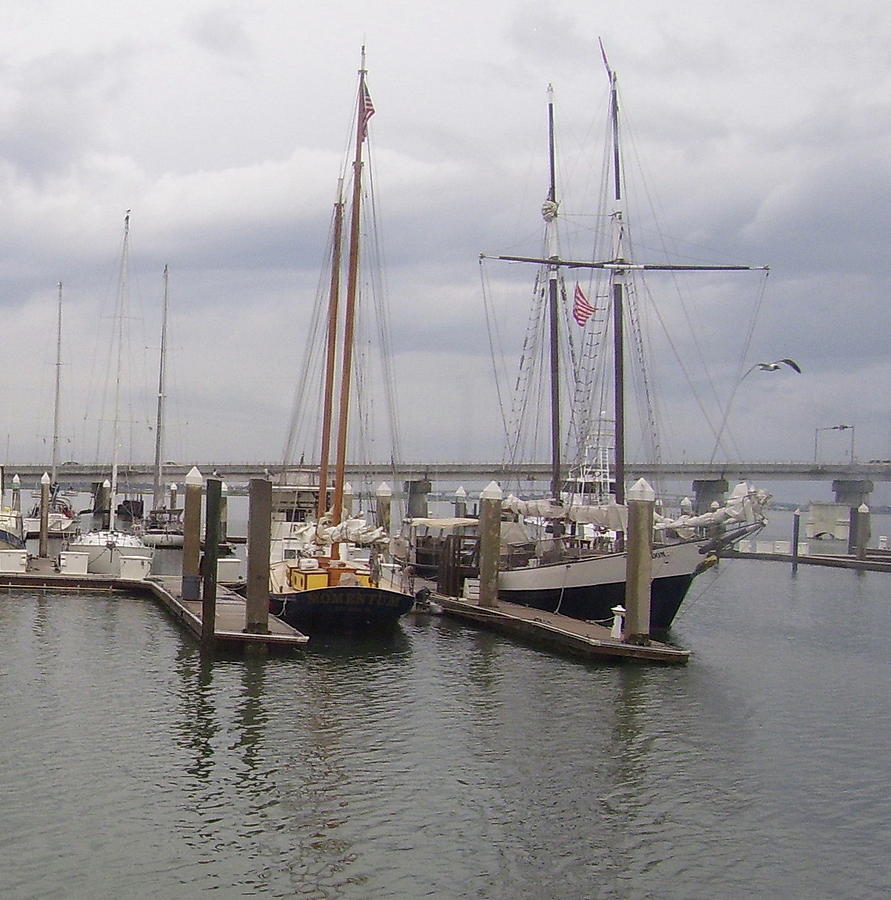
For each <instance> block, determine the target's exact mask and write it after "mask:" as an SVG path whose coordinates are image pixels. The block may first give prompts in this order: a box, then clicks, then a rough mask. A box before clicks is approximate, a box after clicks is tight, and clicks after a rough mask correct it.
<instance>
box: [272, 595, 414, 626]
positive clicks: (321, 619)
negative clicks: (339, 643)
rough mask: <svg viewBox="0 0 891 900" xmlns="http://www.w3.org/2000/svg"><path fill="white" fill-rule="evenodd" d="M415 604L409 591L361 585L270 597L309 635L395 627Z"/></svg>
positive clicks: (289, 620)
mask: <svg viewBox="0 0 891 900" xmlns="http://www.w3.org/2000/svg"><path fill="white" fill-rule="evenodd" d="M413 604H414V597H412V596H411V595H409V594H401V593H399V592H398V591H388V590H385V589H384V588H375V587H363V586H361V585H334V586H332V587H322V588H316V589H313V590H306V591H295V592H293V593H287V594H273V595H272V596H271V598H270V608H271V612H272V613H273V614H274V615H277V616H278V617H279V618H280V619H282V620H284V621H285V622H287V623H288V624H289V625H291V626H293V627H294V628H296V629H298V630H299V631H302V632H304V633H306V634H310V635H311V634H312V633H313V632H314V631H358V630H367V629H369V628H372V629H383V628H392V627H394V626H395V625H396V623H397V622H398V621H399V618H400V617H401V616H403V615H404V614H405V613H407V612H408V611H409V610H410V609H411V608H412V606H413Z"/></svg>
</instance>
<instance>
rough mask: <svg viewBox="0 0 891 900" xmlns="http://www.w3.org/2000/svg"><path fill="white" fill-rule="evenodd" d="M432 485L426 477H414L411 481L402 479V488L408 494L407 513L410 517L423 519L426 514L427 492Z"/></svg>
mask: <svg viewBox="0 0 891 900" xmlns="http://www.w3.org/2000/svg"><path fill="white" fill-rule="evenodd" d="M432 488H433V485H432V484H431V483H430V481H429V480H428V479H427V478H416V479H414V480H412V481H404V482H403V483H402V489H403V490H404V491H405V493H406V495H407V496H408V503H407V506H408V515H409V518H412V519H418V518H420V519H423V518H426V516H427V494H429V493H430V491H431V489H432Z"/></svg>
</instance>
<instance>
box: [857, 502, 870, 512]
mask: <svg viewBox="0 0 891 900" xmlns="http://www.w3.org/2000/svg"><path fill="white" fill-rule="evenodd" d="M857 512H859V513H868V512H869V507H868V506H867V505H866V504H865V503H861V504H860V506H858V507H857Z"/></svg>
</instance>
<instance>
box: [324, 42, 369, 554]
mask: <svg viewBox="0 0 891 900" xmlns="http://www.w3.org/2000/svg"><path fill="white" fill-rule="evenodd" d="M365 74H366V72H365V47H364V46H363V47H362V63H361V66H360V68H359V102H358V104H357V107H358V109H357V114H356V152H355V157H354V160H353V197H352V207H351V209H350V244H349V262H348V269H347V294H346V309H345V314H344V326H343V357H342V368H341V377H340V408H339V414H338V420H337V461H336V467H335V471H334V497H333V499H332V501H331V506H332V523H333V524H334V525H337V524H339V523H340V521H341V516H342V513H343V483H344V473H345V470H346V447H347V422H348V419H349V409H350V384H351V378H352V365H353V341H354V334H355V327H356V299H357V295H358V285H359V230H360V224H361V216H360V214H361V200H362V144H363V143H364V141H365V135H366V131H367V126H368V120H369V118H371V116H372V115H374V106H373V105H372V103H371V97H370V96H369V94H368V88H367V87H366V86H365ZM332 552H333V551H332Z"/></svg>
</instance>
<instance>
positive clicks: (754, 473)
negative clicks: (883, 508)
mask: <svg viewBox="0 0 891 900" xmlns="http://www.w3.org/2000/svg"><path fill="white" fill-rule="evenodd" d="M194 465H197V467H198V469H199V471H200V472H201V474H202V475H204V476H205V477H208V476H210V475H214V474H215V475H217V476H218V477H220V478H222V479H223V480H224V481H226V482H227V483H229V484H232V485H241V484H247V482H248V481H250V479H251V478H263V477H271V478H273V479H278V478H279V476H280V475H281V473H282V471H283V469H284V467H283V466H282V463H281V462H277V463H273V462H268V463H262V462H260V463H251V462H240V463H231V462H228V463H224V462H198V463H195V464H194ZM49 468H50V467H49V466H48V465H33V464H29V465H16V464H14V463H8V464H6V465H5V466H3V467H2V468H0V473H2V477H3V484H4V486H5V487H6V488H9V486H10V482H11V479H12V478H13V477H14V476H15V475H18V476H19V478H20V480H21V484H22V487H24V488H30V487H34V486H36V485H37V484H38V483H39V481H40V477H41V476H42V475H43V473H44V472H46V471H48V470H49ZM191 468H192V464H188V465H185V464H175V465H174V464H172V465H169V466H165V467H164V482H165V484H169V483H170V482H177V481H179V482H182V481H183V480H184V479H185V476H186V473H187V472H188V471H189V470H190V469H191ZM626 470H627V472H628V475H629V477H630V478H639V477H642V478H647V479H651V480H660V479H661V480H666V481H690V482H697V481H721V480H725V481H728V482H735V481H744V480H749V481H753V482H755V483H761V482H766V483H771V482H777V481H832V482H872V481H880V482H887V481H891V460H873V461H870V462H863V463H861V462H856V461H855V462H854V463H853V464H850V463H824V462H819V463H811V462H733V463H728V462H720V463H705V462H686V461H685V462H680V463H659V464H653V463H636V462H630V463H626ZM110 472H111V464H110V463H94V464H83V465H82V464H80V463H65V464H63V465H62V466H60V467H59V470H58V479H59V483H60V484H61V485H63V487H66V488H71V489H81V490H89V489H90V487H91V486H92V485H93V484H94V483H95V482H101V481H103V480H105V479H106V478H108V477H109V473H110ZM118 472H119V478H120V480H121V483H122V485H126V486H127V487H128V489H130V490H151V485H152V481H153V478H154V466H153V464H152V463H129V464H125V465H121V466H119V467H118ZM394 473H395V475H394ZM347 477H348V478H350V479H353V480H354V481H371V482H372V483H377V482H378V481H388V482H391V487H392V488H393V489H394V490H399V489H401V485H399V484H392V481H393V480H394V477H395V478H398V479H400V480H403V481H416V480H419V479H424V480H427V481H431V482H447V483H448V484H454V485H460V484H464V485H472V484H475V483H487V482H489V481H491V480H493V479H494V480H495V481H511V482H517V481H520V482H529V483H530V486H533V485H535V482H541V483H542V485H541V489H542V490H546V485H547V483H548V481H549V479H550V468H549V465H548V464H547V463H532V464H523V465H516V466H505V465H504V464H503V463H500V462H467V463H417V462H414V463H401V464H399V465H398V466H396V467H394V466H393V465H392V464H389V463H371V464H367V465H357V466H348V467H347Z"/></svg>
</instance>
